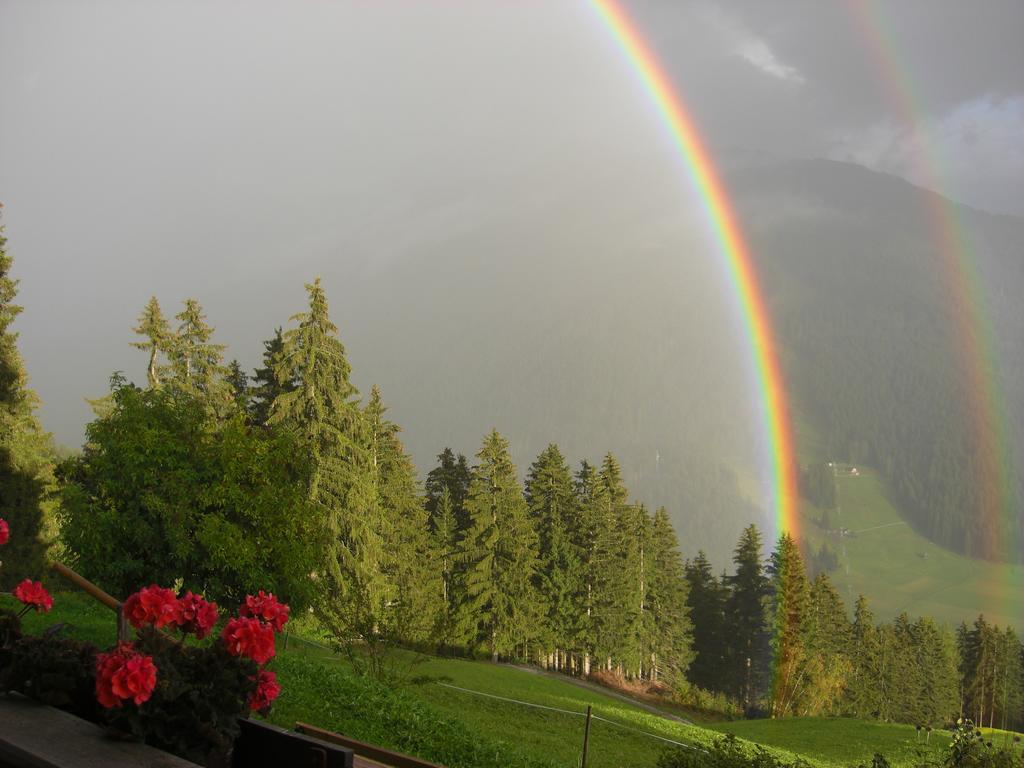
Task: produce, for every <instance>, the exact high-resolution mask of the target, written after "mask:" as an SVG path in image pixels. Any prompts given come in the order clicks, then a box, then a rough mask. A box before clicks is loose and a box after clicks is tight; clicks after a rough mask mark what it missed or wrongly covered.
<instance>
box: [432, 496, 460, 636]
mask: <svg viewBox="0 0 1024 768" xmlns="http://www.w3.org/2000/svg"><path fill="white" fill-rule="evenodd" d="M430 532H431V536H432V539H433V544H434V553H435V555H434V556H435V559H436V561H437V562H438V563H439V565H440V568H441V606H442V613H441V616H440V620H439V622H438V637H439V640H440V642H441V645H442V647H446V646H451V645H453V644H454V642H455V620H456V617H457V612H456V611H457V607H458V603H457V600H456V584H457V583H458V577H459V575H460V571H459V570H457V569H456V558H457V547H458V541H459V529H458V523H457V522H456V520H455V510H454V507H453V505H452V495H451V493H450V492H449V491H448V489H447V488H443V489H442V490H441V497H440V498H439V499H438V502H437V506H436V507H435V510H434V514H433V516H432V519H431V526H430Z"/></svg>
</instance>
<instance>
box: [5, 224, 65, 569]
mask: <svg viewBox="0 0 1024 768" xmlns="http://www.w3.org/2000/svg"><path fill="white" fill-rule="evenodd" d="M6 245H7V238H6V237H5V236H4V228H3V227H2V226H0V518H3V519H4V520H6V521H7V523H8V525H9V526H10V540H9V541H8V543H7V544H5V545H4V547H3V548H2V549H0V558H2V567H0V589H9V588H10V587H11V586H13V584H15V583H17V582H18V581H21V580H22V579H24V578H26V577H33V578H37V579H38V578H39V577H40V576H41V575H42V571H43V567H44V561H45V558H46V553H47V550H48V548H49V543H50V541H51V540H52V537H53V535H54V533H55V532H54V531H53V530H51V525H50V523H49V517H50V515H49V510H48V504H47V499H46V497H47V495H48V493H49V490H50V486H51V484H52V482H53V474H52V473H53V460H52V456H53V451H52V449H51V444H50V436H49V435H48V434H47V433H45V432H44V431H43V429H42V427H41V426H40V424H39V422H38V420H37V419H36V415H35V409H36V406H37V405H38V398H37V397H36V395H35V393H34V392H33V391H32V390H30V389H29V388H28V377H27V375H26V373H25V367H24V365H23V363H22V360H21V355H20V354H19V352H18V345H17V342H18V334H17V333H15V332H14V331H13V330H11V323H13V322H14V319H15V318H16V317H17V316H18V314H19V313H20V312H21V307H20V306H18V305H16V304H15V303H14V299H15V297H16V296H17V292H18V290H17V289H18V281H17V280H14V279H13V278H12V277H11V264H12V259H11V257H10V256H9V255H8V253H7V249H6Z"/></svg>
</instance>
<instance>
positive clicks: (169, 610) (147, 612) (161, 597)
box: [121, 584, 182, 629]
mask: <svg viewBox="0 0 1024 768" xmlns="http://www.w3.org/2000/svg"><path fill="white" fill-rule="evenodd" d="M121 610H122V611H123V612H124V617H125V618H126V619H128V621H129V622H131V625H132V626H133V627H135V628H136V629H140V628H141V627H142V626H143V625H144V624H152V625H153V626H155V627H156V628H157V629H159V628H160V627H163V626H165V625H167V624H181V623H182V618H181V606H180V605H179V604H178V598H177V597H175V595H174V592H173V591H171V590H169V589H164V588H163V587H158V586H157V585H156V584H151V585H150V586H148V587H143V588H142V589H140V590H139V591H138V592H136V593H135V594H134V595H132V596H131V597H129V598H128V599H127V600H125V601H124V605H123V606H122V609H121Z"/></svg>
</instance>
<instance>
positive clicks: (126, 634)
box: [117, 604, 131, 643]
mask: <svg viewBox="0 0 1024 768" xmlns="http://www.w3.org/2000/svg"><path fill="white" fill-rule="evenodd" d="M129 640H131V630H130V629H129V628H128V620H127V619H126V618H125V617H124V604H122V605H120V606H118V609H117V642H118V643H127V642H128V641H129Z"/></svg>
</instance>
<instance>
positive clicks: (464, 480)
mask: <svg viewBox="0 0 1024 768" xmlns="http://www.w3.org/2000/svg"><path fill="white" fill-rule="evenodd" d="M471 479H472V477H471V473H470V470H469V463H468V462H467V461H466V457H465V456H463V455H462V454H461V453H460V454H459V455H458V456H456V455H455V452H454V451H453V450H452V449H451V448H445V449H444V450H443V451H441V453H439V454H438V456H437V466H436V467H435V468H434V469H432V470H430V472H428V473H427V481H426V483H425V484H424V488H425V490H426V492H427V511H428V512H429V513H430V515H431V519H433V516H434V514H435V512H436V511H437V504H438V501H439V500H440V498H441V494H442V492H443V491H444V490H445V489H447V490H448V495H449V497H450V501H451V504H452V510H453V511H454V513H455V519H456V521H457V522H458V527H459V529H460V530H462V529H464V528H465V527H466V523H467V520H466V497H467V496H468V495H469V483H470V480H471Z"/></svg>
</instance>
